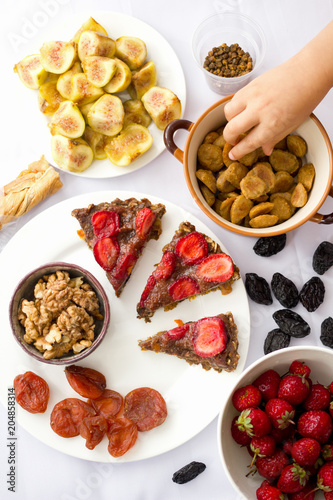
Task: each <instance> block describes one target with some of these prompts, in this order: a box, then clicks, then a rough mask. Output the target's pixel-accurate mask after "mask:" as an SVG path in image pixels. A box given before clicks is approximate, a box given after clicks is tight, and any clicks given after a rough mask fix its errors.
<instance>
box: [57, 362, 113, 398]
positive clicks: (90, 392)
mask: <svg viewBox="0 0 333 500" xmlns="http://www.w3.org/2000/svg"><path fill="white" fill-rule="evenodd" d="M65 374H66V377H67V380H68V382H69V384H70V386H71V387H72V388H73V389H74V391H76V392H77V393H78V394H80V396H82V397H84V398H91V399H95V398H98V397H99V396H101V395H102V393H103V391H104V389H105V387H106V379H105V377H104V375H103V374H102V373H100V372H98V371H97V370H93V369H92V368H84V367H83V366H77V365H70V366H67V367H66V368H65Z"/></svg>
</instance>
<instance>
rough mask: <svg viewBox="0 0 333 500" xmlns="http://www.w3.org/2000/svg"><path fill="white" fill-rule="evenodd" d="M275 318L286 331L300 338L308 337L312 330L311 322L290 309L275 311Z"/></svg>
mask: <svg viewBox="0 0 333 500" xmlns="http://www.w3.org/2000/svg"><path fill="white" fill-rule="evenodd" d="M273 319H274V321H275V322H276V324H277V325H278V327H279V328H280V329H281V330H282V331H283V332H284V333H287V334H288V335H291V336H292V337H295V338H298V339H301V338H303V337H306V336H307V335H309V333H310V331H311V328H310V326H309V324H308V323H307V322H306V321H305V320H304V319H303V318H302V316H300V315H299V314H297V313H296V312H295V311H291V310H290V309H280V310H279V311H275V313H274V314H273Z"/></svg>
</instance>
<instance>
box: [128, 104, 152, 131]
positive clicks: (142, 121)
mask: <svg viewBox="0 0 333 500" xmlns="http://www.w3.org/2000/svg"><path fill="white" fill-rule="evenodd" d="M123 106H124V111H125V116H124V127H126V126H127V125H129V124H130V123H139V125H143V126H144V127H148V126H149V125H150V123H151V118H150V116H149V114H148V113H147V111H146V109H145V107H144V105H143V104H142V101H140V99H128V101H125V102H124V103H123Z"/></svg>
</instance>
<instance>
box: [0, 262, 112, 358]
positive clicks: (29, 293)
mask: <svg viewBox="0 0 333 500" xmlns="http://www.w3.org/2000/svg"><path fill="white" fill-rule="evenodd" d="M59 270H62V271H67V272H68V273H69V276H70V277H71V278H76V277H79V276H82V277H83V280H84V282H85V283H88V284H89V285H90V286H91V287H92V289H93V290H94V291H95V293H96V295H97V297H98V300H99V304H100V312H101V314H102V316H103V319H102V320H96V319H95V339H94V341H93V343H92V345H91V346H90V347H88V348H86V349H84V350H83V351H81V352H79V353H77V354H74V353H73V351H70V352H69V353H68V354H65V355H64V356H62V357H60V358H53V359H45V358H44V357H43V353H41V352H40V351H38V349H36V347H34V345H33V344H28V343H27V342H25V340H24V339H23V336H24V334H25V329H24V327H23V326H22V325H21V323H20V322H19V320H18V309H19V306H20V303H21V301H22V300H23V299H27V300H33V297H34V287H35V285H36V283H37V282H38V280H39V279H40V278H41V277H42V276H44V275H46V274H52V273H54V272H55V271H59ZM9 319H10V324H11V327H12V331H13V334H14V338H15V340H16V341H17V342H18V344H19V345H20V346H21V348H22V349H23V350H24V351H25V352H26V353H27V354H28V355H29V356H32V357H33V358H34V359H36V360H38V361H42V362H43V363H49V364H53V365H64V364H71V363H76V362H78V361H81V360H82V359H84V358H86V357H87V356H89V354H91V353H92V352H93V351H94V350H95V349H96V348H97V347H98V346H99V345H100V343H101V342H102V340H103V338H104V336H105V334H106V332H107V328H108V325H109V321H110V306H109V301H108V298H107V296H106V293H105V291H104V289H103V287H102V285H101V284H100V283H99V282H98V281H97V279H96V278H95V277H94V276H93V275H92V274H91V273H90V272H89V271H86V270H85V269H83V268H82V267H79V266H77V265H76V264H68V263H66V262H52V263H50V264H46V265H44V266H41V267H38V268H37V269H34V270H33V271H30V273H28V274H27V275H26V276H25V277H24V278H22V280H21V281H20V282H19V284H18V285H17V287H16V289H15V291H14V293H13V296H12V299H11V301H10V305H9Z"/></svg>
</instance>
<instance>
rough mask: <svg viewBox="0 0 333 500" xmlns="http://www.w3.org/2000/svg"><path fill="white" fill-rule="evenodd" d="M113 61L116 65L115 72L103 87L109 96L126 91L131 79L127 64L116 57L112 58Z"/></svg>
mask: <svg viewBox="0 0 333 500" xmlns="http://www.w3.org/2000/svg"><path fill="white" fill-rule="evenodd" d="M114 61H115V62H116V65H117V69H116V72H115V74H114V75H113V77H112V78H111V80H110V81H109V83H107V84H106V85H105V86H104V90H105V92H108V93H109V94H114V93H116V92H122V91H123V90H126V89H127V87H128V86H129V84H130V83H131V79H132V73H131V70H130V69H129V67H128V66H127V64H126V63H124V62H123V61H122V60H121V59H118V58H117V57H115V58H114Z"/></svg>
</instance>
